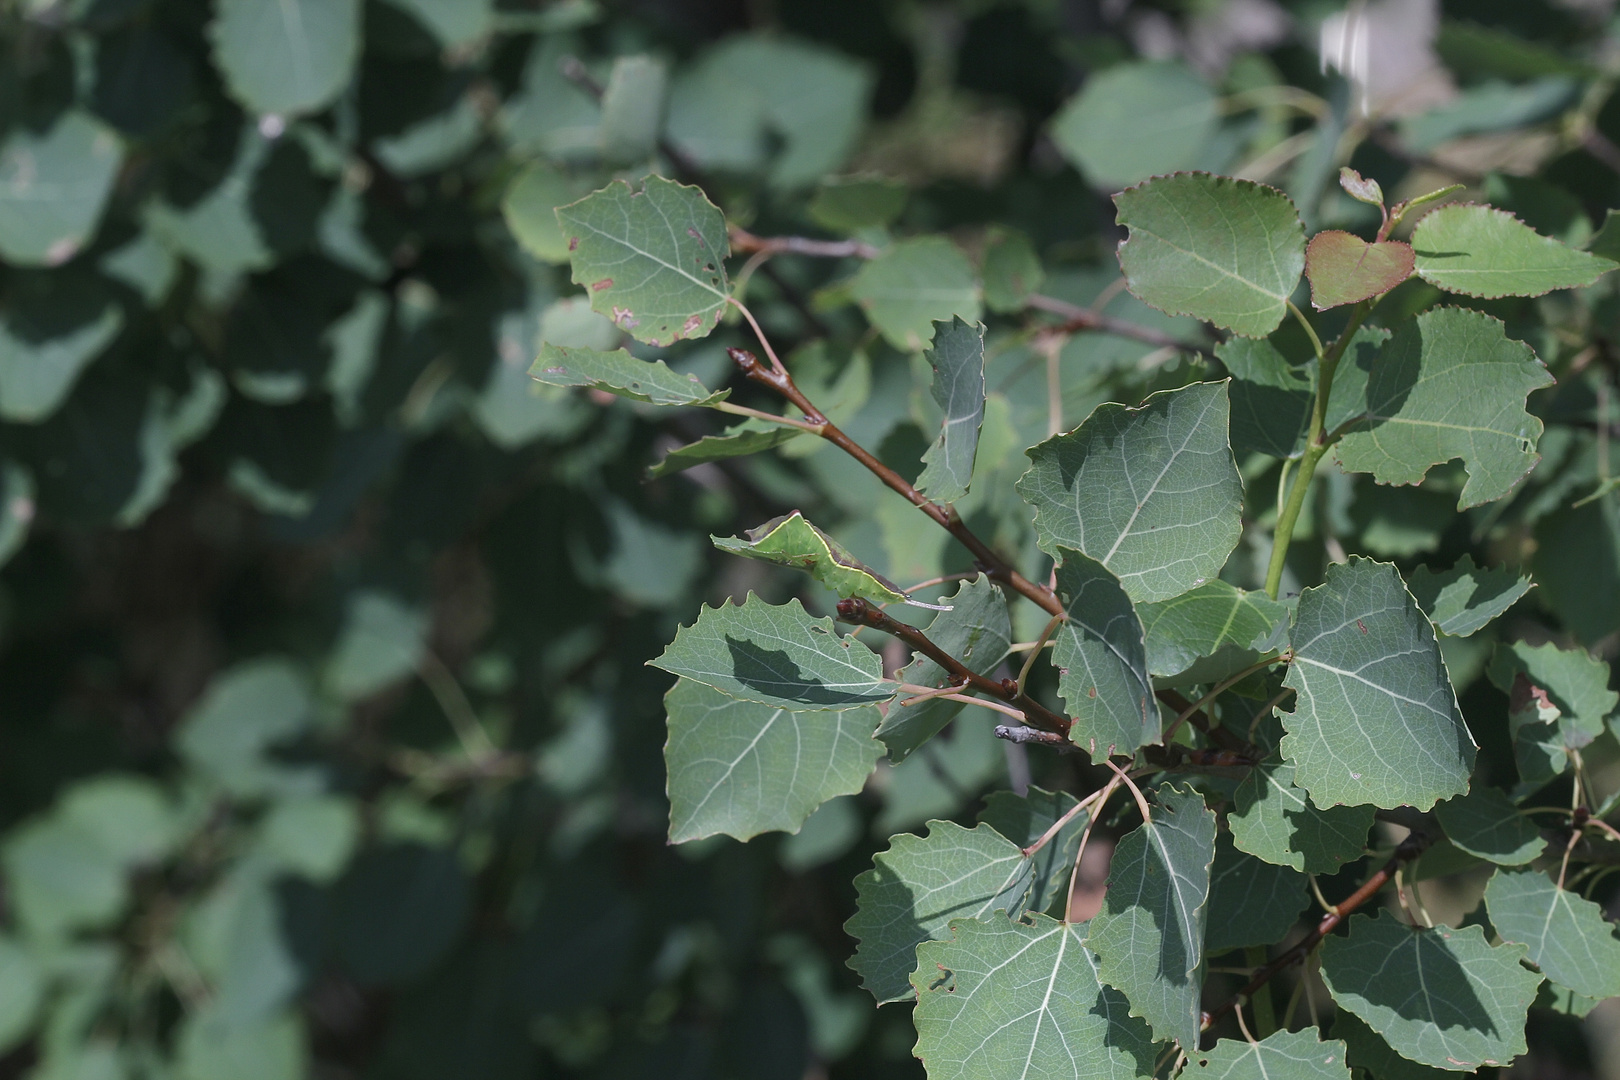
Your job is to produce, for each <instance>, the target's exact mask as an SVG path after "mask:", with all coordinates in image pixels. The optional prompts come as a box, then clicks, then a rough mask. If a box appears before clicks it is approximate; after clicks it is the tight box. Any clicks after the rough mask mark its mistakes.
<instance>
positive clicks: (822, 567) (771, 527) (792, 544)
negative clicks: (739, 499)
mask: <svg viewBox="0 0 1620 1080" xmlns="http://www.w3.org/2000/svg"><path fill="white" fill-rule="evenodd" d="M710 539H711V540H713V541H714V546H715V547H717V548H719V549H720V550H721V551H726V552H730V553H731V554H733V555H742V556H746V557H747V558H751V559H763V560H764V561H766V562H773V563H776V564H778V565H780V566H792V567H797V568H798V569H801V570H806V571H808V572H809V574H810V576H811V577H813V578H815V579H816V580H817V581H819V582H821V583H822V584H823V585H825V586H827V588H829V589H831V590H832V591H833V592H835V593H837V594H838V595H839V596H845V597H848V596H858V597H862V598H863V599H866V600H871V601H873V602H875V603H888V602H890V601H894V600H903V599H905V595H906V594H905V593H903V592H901V591H900V587H899V586H898V585H895V584H893V583H892V582H890V581H889V580H888V579H887V578H885V577H884V576H883V575H881V574H879V573H878V572H877V571H875V570H873V569H872V568H871V567H869V566H867V565H865V564H864V563H862V562H861V561H860V560H859V559H857V558H856V557H855V556H853V555H851V554H850V553H849V552H848V551H846V550H845V549H844V546H843V545H842V544H840V543H839V542H838V541H836V540H834V539H833V538H832V537H830V536H828V535H827V534H826V533H824V532H822V531H821V530H820V529H818V528H816V527H815V526H814V525H812V524H811V523H810V522H808V521H806V520H805V518H804V515H803V514H801V513H799V511H797V510H795V511H793V513H791V514H784V515H782V516H781V517H777V518H772V519H771V520H770V521H767V522H766V523H765V524H763V525H761V526H759V527H758V528H755V529H749V530H748V532H747V534H746V539H745V538H743V537H721V536H715V537H710Z"/></svg>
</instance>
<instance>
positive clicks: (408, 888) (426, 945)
mask: <svg viewBox="0 0 1620 1080" xmlns="http://www.w3.org/2000/svg"><path fill="white" fill-rule="evenodd" d="M331 904H332V909H331V910H332V913H331V919H332V922H331V927H332V929H331V935H332V936H331V941H332V944H333V945H334V946H335V949H334V951H335V952H336V953H337V959H338V961H339V963H340V964H341V965H342V968H343V970H344V971H345V972H346V973H347V974H348V975H349V976H350V977H351V978H353V979H354V981H355V982H357V983H359V984H360V985H361V986H366V987H372V986H384V985H396V986H397V985H402V984H406V983H410V982H412V981H414V980H416V979H419V978H421V977H422V976H423V975H425V974H427V972H428V971H430V970H432V969H433V968H434V967H435V966H436V965H437V964H438V963H439V962H440V961H442V960H443V959H444V958H445V956H446V955H447V954H448V953H449V952H450V950H451V949H452V948H454V947H455V945H456V942H457V940H458V939H459V938H460V937H461V934H462V931H463V929H464V928H465V926H466V923H467V918H468V916H469V915H470V914H471V911H472V885H471V883H470V882H469V881H468V879H467V872H466V870H465V869H464V868H463V867H462V864H461V862H460V860H459V859H458V857H457V856H456V853H455V852H454V851H452V850H450V849H448V848H435V847H428V846H426V845H423V844H392V845H389V846H387V847H377V848H372V849H371V850H369V851H366V852H364V853H362V854H361V855H360V857H359V858H357V859H356V860H355V861H354V865H352V866H351V867H349V870H348V873H346V874H344V876H343V880H342V881H340V882H338V884H337V887H336V888H335V889H334V891H333V894H332V900H331Z"/></svg>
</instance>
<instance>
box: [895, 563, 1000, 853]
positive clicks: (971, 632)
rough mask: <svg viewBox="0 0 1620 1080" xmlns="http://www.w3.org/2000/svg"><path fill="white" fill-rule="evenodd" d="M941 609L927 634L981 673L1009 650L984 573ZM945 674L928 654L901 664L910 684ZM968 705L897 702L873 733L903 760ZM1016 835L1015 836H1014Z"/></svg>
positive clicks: (995, 592) (930, 682)
mask: <svg viewBox="0 0 1620 1080" xmlns="http://www.w3.org/2000/svg"><path fill="white" fill-rule="evenodd" d="M948 603H949V604H950V610H949V611H942V612H940V613H939V614H938V615H935V616H934V621H933V622H931V623H929V624H928V630H927V631H926V632H927V634H928V639H929V640H930V641H932V642H933V643H934V644H935V645H938V646H939V647H940V648H941V649H944V650H945V651H946V652H948V653H950V654H951V655H952V656H954V657H956V658H957V659H958V660H960V661H962V663H964V664H966V665H967V666H968V667H969V668H971V669H973V670H974V671H976V672H978V673H979V674H981V675H988V674H989V673H990V672H991V671H994V670H995V668H996V665H998V664H1000V663H1001V661H1002V658H1003V657H1005V656H1006V655H1007V646H1008V645H1009V644H1011V643H1012V623H1011V621H1010V620H1009V618H1008V614H1007V598H1006V597H1005V596H1004V595H1003V594H1002V592H1001V589H1000V588H999V587H997V586H996V585H995V584H994V583H993V582H991V580H990V579H989V578H987V577H985V576H984V575H982V574H981V575H979V576H978V577H975V578H971V579H969V580H967V581H964V582H963V583H962V584H961V585H960V586H958V588H957V590H956V595H954V596H952V597H951V598H950V600H949V601H948ZM948 677H949V675H948V673H947V672H946V671H945V669H944V668H942V667H940V666H939V665H938V664H936V663H934V661H932V660H930V659H929V658H928V657H926V656H923V655H921V654H918V655H917V657H916V658H915V659H913V660H912V662H911V663H910V664H909V665H908V666H906V667H905V668H903V669H901V671H900V674H899V678H900V680H901V681H902V682H908V683H910V684H911V685H913V686H943V685H945V683H946V680H947V679H948ZM965 707H966V706H965V705H964V704H963V703H962V702H960V701H943V700H941V699H939V698H929V699H927V700H925V701H919V702H918V703H917V704H915V705H901V704H899V703H895V704H893V705H891V706H889V711H888V714H887V715H886V716H884V718H883V723H882V724H881V725H879V726H878V730H877V738H879V739H882V740H883V744H884V746H886V747H888V750H889V760H890V761H892V762H894V763H895V764H899V763H900V762H902V761H904V760H905V759H906V757H907V756H908V755H909V754H910V753H911V752H912V751H913V750H915V749H917V747H919V746H921V745H922V744H923V743H925V742H927V741H928V740H929V739H931V738H933V737H934V736H935V735H938V734H939V733H940V731H942V730H943V729H944V727H945V725H946V724H948V723H950V722H951V721H952V720H953V719H955V717H956V714H957V713H959V712H961V711H962V709H963V708H965ZM1015 839H1016V837H1015Z"/></svg>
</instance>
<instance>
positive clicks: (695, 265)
mask: <svg viewBox="0 0 1620 1080" xmlns="http://www.w3.org/2000/svg"><path fill="white" fill-rule="evenodd" d="M557 220H558V221H559V222H561V224H562V229H563V235H565V236H566V237H568V250H569V253H570V256H569V257H570V258H571V260H572V262H573V281H574V283H575V284H576V285H583V286H585V289H586V291H587V292H588V293H589V295H590V298H591V307H592V309H594V310H595V311H598V312H601V313H602V314H603V315H607V316H610V317H611V318H612V319H613V322H614V324H615V325H616V326H618V327H619V328H620V329H621V330H624V331H626V332H627V333H629V334H630V335H632V336H633V337H634V338H635V339H636V340H637V341H644V342H646V343H647V344H649V345H670V344H673V343H674V342H676V341H679V340H681V339H682V338H700V337H704V336H706V335H707V334H708V333H709V331H711V330H713V329H714V328H715V327H716V326H718V325H719V324H720V316H721V315H722V314H724V312H725V309H726V304H727V302H728V301H729V299H730V296H731V294H730V291H729V290H730V287H729V286H728V285H727V283H726V264H725V258H726V256H727V255H728V254H730V252H731V242H730V240H729V239H728V238H727V237H726V221H725V218H724V217H723V216H721V213H720V210H719V208H718V207H716V206H715V205H714V204H713V203H711V202H710V201H709V200H708V199H707V198H706V197H705V196H704V194H703V192H702V190H700V189H699V188H695V187H688V186H686V185H684V184H677V183H676V182H675V181H673V180H666V179H664V178H663V177H661V176H649V177H647V178H646V180H645V181H644V182H643V185H642V189H641V190H640V191H633V190H631V187H630V185H629V184H628V183H626V182H625V181H623V180H615V181H614V182H613V183H611V184H609V185H608V186H607V187H605V188H603V189H602V190H601V191H598V192H595V193H594V194H591V195H587V196H586V197H585V198H583V199H581V200H580V201H579V202H576V203H570V204H569V205H567V206H562V207H558V208H557Z"/></svg>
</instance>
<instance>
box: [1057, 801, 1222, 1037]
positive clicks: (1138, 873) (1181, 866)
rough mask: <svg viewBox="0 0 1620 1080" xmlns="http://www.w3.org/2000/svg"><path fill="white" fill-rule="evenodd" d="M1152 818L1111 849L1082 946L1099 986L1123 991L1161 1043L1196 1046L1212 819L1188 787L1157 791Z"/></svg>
mask: <svg viewBox="0 0 1620 1080" xmlns="http://www.w3.org/2000/svg"><path fill="white" fill-rule="evenodd" d="M1152 811H1153V820H1152V821H1148V822H1144V823H1142V824H1141V825H1139V826H1137V827H1136V828H1135V829H1133V830H1131V831H1130V832H1129V833H1126V834H1125V836H1124V837H1123V838H1122V839H1121V840H1120V841H1119V845H1118V846H1117V847H1116V848H1115V849H1114V858H1113V862H1112V863H1111V864H1110V866H1109V869H1108V892H1107V893H1106V894H1105V896H1104V897H1103V906H1102V910H1101V911H1099V912H1098V913H1097V914H1096V916H1095V917H1094V918H1093V919H1092V920H1091V929H1090V932H1089V933H1088V934H1087V935H1086V944H1088V945H1090V946H1091V948H1092V949H1094V950H1096V953H1097V957H1098V969H1099V971H1100V973H1101V976H1102V981H1103V982H1104V983H1106V984H1107V985H1109V986H1112V987H1114V988H1115V989H1117V990H1119V991H1120V992H1121V993H1123V994H1124V995H1125V996H1126V998H1128V999H1129V1000H1130V1003H1131V1015H1132V1016H1140V1017H1142V1018H1143V1019H1144V1020H1146V1021H1147V1022H1148V1023H1149V1024H1151V1025H1152V1026H1153V1033H1154V1035H1155V1036H1156V1037H1158V1038H1160V1039H1174V1040H1175V1041H1176V1042H1178V1043H1180V1044H1181V1046H1182V1048H1183V1049H1184V1050H1187V1051H1188V1052H1189V1053H1192V1052H1194V1051H1196V1050H1197V1048H1198V1032H1199V992H1200V990H1201V989H1202V981H1203V980H1202V979H1201V978H1200V971H1201V969H1202V966H1203V961H1204V923H1205V916H1206V914H1207V908H1206V901H1207V900H1208V899H1209V874H1210V864H1211V863H1212V862H1213V861H1214V859H1215V815H1214V814H1212V813H1211V812H1210V811H1209V809H1208V808H1207V807H1206V806H1205V805H1204V797H1203V796H1202V795H1200V794H1199V793H1198V792H1197V791H1194V790H1193V789H1192V788H1190V787H1189V788H1177V787H1175V786H1174V785H1172V784H1166V785H1164V786H1163V787H1160V788H1159V789H1158V791H1157V792H1155V794H1154V799H1153V803H1152Z"/></svg>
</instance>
